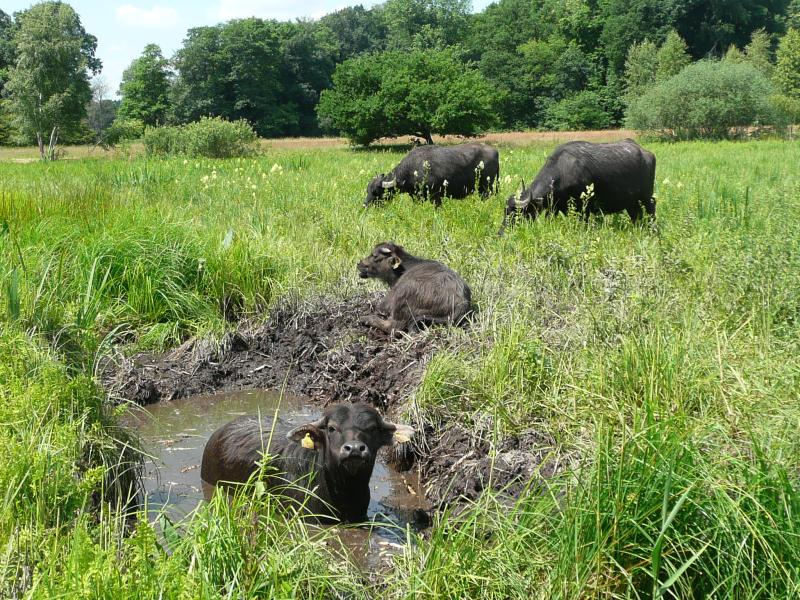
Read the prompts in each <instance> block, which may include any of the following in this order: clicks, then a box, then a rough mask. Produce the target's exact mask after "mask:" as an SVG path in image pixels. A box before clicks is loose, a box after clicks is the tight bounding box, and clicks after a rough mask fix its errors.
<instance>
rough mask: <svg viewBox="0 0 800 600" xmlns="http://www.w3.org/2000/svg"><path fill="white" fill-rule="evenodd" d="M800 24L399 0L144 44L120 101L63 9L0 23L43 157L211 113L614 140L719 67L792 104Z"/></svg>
mask: <svg viewBox="0 0 800 600" xmlns="http://www.w3.org/2000/svg"><path fill="white" fill-rule="evenodd" d="M798 27H800V0H719V1H717V2H713V3H711V2H707V1H706V0H498V1H497V2H495V3H493V4H491V5H489V6H488V7H487V8H486V9H485V10H483V11H481V12H478V13H473V12H472V6H471V2H470V0H387V1H386V2H384V3H383V4H379V5H377V6H375V7H373V8H369V9H365V8H363V7H362V6H354V7H348V8H344V9H341V10H338V11H336V12H333V13H331V14H328V15H326V16H324V17H322V18H320V19H318V20H313V21H312V20H298V21H293V22H281V21H276V20H264V19H258V18H248V19H237V20H233V21H229V22H226V23H220V24H218V25H214V26H208V27H197V28H193V29H190V30H189V31H188V32H187V34H186V37H185V39H184V40H183V45H182V47H181V48H180V49H179V50H178V51H177V52H176V53H175V55H174V56H171V57H165V56H164V55H163V53H162V52H161V49H160V48H159V47H158V46H156V45H153V44H149V45H147V46H146V47H145V48H144V51H143V52H142V54H141V56H139V57H138V58H136V59H135V60H134V61H133V62H132V63H131V65H130V66H129V67H128V68H127V69H126V71H125V73H124V75H123V79H122V84H121V86H120V90H119V93H120V96H121V101H119V102H116V101H113V100H110V99H108V98H107V97H105V98H104V97H103V94H102V92H103V90H97V89H96V90H95V94H94V98H92V90H91V88H90V80H89V76H90V75H93V74H96V73H97V72H99V70H100V67H101V65H100V62H99V61H98V60H97V58H96V57H95V49H96V39H95V38H94V37H93V36H92V35H91V34H89V33H87V32H86V31H84V29H83V27H82V25H81V23H80V18H79V16H78V15H77V14H76V13H75V11H74V10H73V9H72V8H71V7H70V6H69V5H68V4H65V3H62V2H52V1H49V2H43V3H40V4H37V5H34V6H33V7H31V8H30V9H28V10H25V11H21V12H19V13H16V14H15V15H14V16H13V18H12V17H10V16H9V15H6V14H5V13H3V12H2V11H0V87H1V88H2V105H0V142H2V141H6V142H8V141H11V140H14V139H20V138H24V139H26V140H27V141H28V142H30V141H34V140H36V141H37V142H38V143H39V144H40V148H42V147H44V146H47V145H48V143H49V141H50V137H49V136H51V135H55V136H56V137H58V136H61V137H62V138H63V139H81V138H87V137H91V136H92V135H95V136H96V135H99V134H100V133H101V132H102V131H103V130H105V129H106V128H108V127H109V126H110V124H111V122H112V121H113V119H114V118H116V119H117V120H122V121H128V122H131V121H132V122H137V123H141V124H142V125H143V126H156V125H162V124H183V123H189V122H192V121H196V120H198V119H199V118H200V117H202V116H209V115H210V116H219V117H223V118H225V119H229V120H237V119H244V120H246V121H248V122H249V123H250V124H251V125H252V126H253V128H254V129H255V131H256V132H257V133H258V135H260V136H265V137H272V136H297V135H320V134H323V133H343V134H345V135H347V136H348V137H349V138H350V139H351V140H353V141H354V142H357V143H369V142H370V141H372V140H374V139H377V138H378V137H381V136H384V135H400V134H414V135H418V136H420V137H422V138H426V139H430V137H431V135H432V134H433V133H457V134H463V135H471V134H473V133H475V132H477V131H478V130H481V129H486V128H497V129H529V128H541V129H564V128H568V129H582V128H606V127H614V126H619V125H621V124H623V123H624V120H625V116H626V112H630V110H629V109H630V105H631V103H632V99H634V98H636V97H640V96H641V95H642V94H643V93H644V92H645V91H647V90H649V89H651V88H653V87H654V86H656V85H657V84H658V83H660V82H663V81H665V80H666V79H669V77H671V76H675V75H677V74H678V73H679V72H680V71H681V70H682V69H683V68H684V67H686V66H687V65H689V63H692V62H695V61H698V60H708V59H715V58H716V59H720V58H725V59H726V60H727V61H728V62H731V63H733V62H737V61H738V62H739V63H747V64H749V65H750V66H754V68H756V69H759V70H760V72H762V73H765V76H768V77H769V78H770V81H772V82H774V84H775V86H776V88H775V91H776V93H779V94H781V95H782V96H783V97H784V98H785V100H784V101H783V103H784V106H785V107H788V108H792V107H795V105H794V104H792V103H793V102H794V101H795V100H797V98H798V95H800V85H798V82H797V75H796V73H797V67H798V66H800V65H799V64H798V62H800V61H798V58H797V56H798V54H800V49H798V48H797V46H798V42H797V41H796V40H797V29H798ZM754 44H755V46H754ZM65 48H68V50H65ZM34 50H35V51H34ZM737 53H738V54H737ZM776 53H777V59H778V62H780V61H781V60H782V61H783V63H782V64H780V65H777V66H776ZM759 61H760V62H759ZM792 66H793V67H794V68H795V71H794V74H793V73H792ZM774 70H778V71H782V73H773V72H772V71H774ZM767 71H769V72H770V73H769V74H768V75H766V73H767ZM105 91H106V92H107V91H108V90H105ZM87 111H88V112H87ZM56 114H58V115H59V117H58V119H55V118H54V115H56ZM26 115H27V116H26ZM56 121H58V123H56ZM54 125H55V126H54Z"/></svg>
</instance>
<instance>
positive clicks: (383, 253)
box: [358, 242, 472, 335]
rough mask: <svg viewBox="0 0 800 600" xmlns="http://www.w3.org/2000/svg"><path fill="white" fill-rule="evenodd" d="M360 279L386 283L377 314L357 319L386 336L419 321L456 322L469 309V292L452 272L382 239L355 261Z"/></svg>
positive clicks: (415, 324) (461, 280)
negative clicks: (367, 254) (384, 295)
mask: <svg viewBox="0 0 800 600" xmlns="http://www.w3.org/2000/svg"><path fill="white" fill-rule="evenodd" d="M358 274H359V276H360V277H361V278H363V279H367V278H375V279H380V280H381V281H383V282H384V283H385V284H386V285H388V286H389V292H388V293H387V294H386V297H385V298H384V299H383V301H382V302H381V304H380V306H379V308H378V312H379V313H380V316H379V315H369V316H366V317H363V318H362V320H361V322H362V323H363V324H365V325H368V326H370V327H375V328H377V329H380V330H381V331H384V332H385V333H388V334H390V335H393V334H395V333H396V332H401V331H408V330H409V329H415V328H416V327H417V325H419V324H423V323H425V324H436V323H441V324H448V325H458V324H460V323H461V322H462V321H463V320H464V318H465V317H466V316H467V315H468V314H469V313H470V312H471V310H472V293H471V291H470V289H469V286H468V285H467V284H466V282H465V281H464V280H463V279H461V277H460V276H459V275H458V273H456V272H455V271H453V270H451V269H450V268H448V267H447V266H445V265H443V264H442V263H440V262H437V261H435V260H427V259H423V258H417V257H416V256H412V255H411V254H409V253H408V252H406V251H405V249H404V248H403V247H402V246H398V245H397V244H395V243H393V242H383V243H381V244H378V245H377V246H375V248H373V249H372V252H371V253H370V255H369V256H367V257H365V258H364V259H362V260H361V261H360V262H359V263H358Z"/></svg>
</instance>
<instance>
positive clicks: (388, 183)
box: [381, 177, 397, 190]
mask: <svg viewBox="0 0 800 600" xmlns="http://www.w3.org/2000/svg"><path fill="white" fill-rule="evenodd" d="M396 185H397V177H395V178H394V179H392V180H391V181H382V182H381V187H383V189H385V190H389V189H392V188H393V187H394V186H396Z"/></svg>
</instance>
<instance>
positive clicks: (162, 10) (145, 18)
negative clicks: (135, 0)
mask: <svg viewBox="0 0 800 600" xmlns="http://www.w3.org/2000/svg"><path fill="white" fill-rule="evenodd" d="M117 21H119V22H121V23H123V24H124V25H128V26H130V27H144V28H147V29H170V28H171V27H174V26H175V25H177V24H178V21H179V17H178V11H177V10H175V9H174V8H172V7H169V6H159V5H155V6H153V7H152V8H150V9H145V8H139V7H138V6H134V5H133V4H123V5H122V6H118V7H117Z"/></svg>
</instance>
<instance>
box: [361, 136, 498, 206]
mask: <svg viewBox="0 0 800 600" xmlns="http://www.w3.org/2000/svg"><path fill="white" fill-rule="evenodd" d="M499 176H500V158H499V155H498V153H497V150H495V149H494V148H492V147H491V146H486V145H485V144H460V145H458V146H419V147H417V148H414V149H413V150H411V152H409V153H408V154H407V155H406V157H405V158H404V159H403V160H401V161H400V164H399V165H397V166H396V167H395V168H394V169H392V170H391V171H390V172H389V173H388V174H381V175H378V176H377V177H375V178H374V179H373V180H372V181H370V182H369V185H368V186H367V198H366V200H364V206H369V205H370V204H373V203H376V202H379V201H381V200H384V199H388V198H390V197H392V196H394V195H395V194H397V193H398V192H404V193H406V194H410V195H411V196H412V197H414V198H417V197H422V198H424V199H425V200H428V199H430V200H432V201H433V203H434V204H436V205H437V206H438V205H439V204H441V202H442V198H443V197H444V196H449V197H451V198H464V197H466V196H469V195H470V194H471V193H472V192H474V191H475V184H476V182H477V184H478V191H479V192H480V194H481V196H483V197H486V196H488V195H489V194H490V193H492V192H496V191H497V183H498V178H499Z"/></svg>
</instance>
